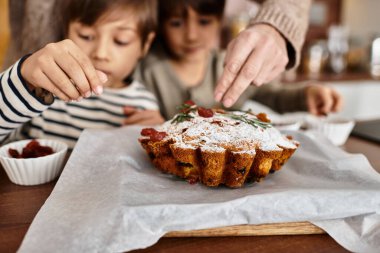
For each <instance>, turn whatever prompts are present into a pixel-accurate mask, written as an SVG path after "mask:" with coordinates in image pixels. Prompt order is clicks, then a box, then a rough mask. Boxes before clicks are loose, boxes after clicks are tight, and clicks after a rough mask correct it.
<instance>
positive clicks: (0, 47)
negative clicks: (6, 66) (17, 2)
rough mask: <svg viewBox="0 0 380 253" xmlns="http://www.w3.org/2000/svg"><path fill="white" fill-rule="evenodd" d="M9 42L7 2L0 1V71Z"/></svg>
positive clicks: (6, 0) (5, 0)
mask: <svg viewBox="0 0 380 253" xmlns="http://www.w3.org/2000/svg"><path fill="white" fill-rule="evenodd" d="M8 41H9V23H8V0H0V70H1V69H2V67H1V66H2V65H3V59H4V54H5V51H6V50H7V47H8Z"/></svg>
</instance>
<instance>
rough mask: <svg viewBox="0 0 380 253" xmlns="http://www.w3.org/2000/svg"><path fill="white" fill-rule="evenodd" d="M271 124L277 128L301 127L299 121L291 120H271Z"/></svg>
mask: <svg viewBox="0 0 380 253" xmlns="http://www.w3.org/2000/svg"><path fill="white" fill-rule="evenodd" d="M272 125H273V126H274V127H275V128H277V129H278V130H291V131H297V130H299V129H300V127H301V122H300V121H292V120H273V121H272Z"/></svg>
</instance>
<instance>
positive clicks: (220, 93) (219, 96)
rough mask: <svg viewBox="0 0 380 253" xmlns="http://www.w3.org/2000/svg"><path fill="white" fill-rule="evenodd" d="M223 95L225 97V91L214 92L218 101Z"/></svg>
mask: <svg viewBox="0 0 380 253" xmlns="http://www.w3.org/2000/svg"><path fill="white" fill-rule="evenodd" d="M222 97H223V93H222V92H220V91H217V92H216V93H215V94H214V98H215V100H216V101H217V102H220V101H221V100H222Z"/></svg>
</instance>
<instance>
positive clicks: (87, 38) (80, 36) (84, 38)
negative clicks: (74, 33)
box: [78, 33, 94, 41]
mask: <svg viewBox="0 0 380 253" xmlns="http://www.w3.org/2000/svg"><path fill="white" fill-rule="evenodd" d="M78 37H79V38H81V39H83V40H87V41H91V40H94V36H92V35H87V34H81V33H78Z"/></svg>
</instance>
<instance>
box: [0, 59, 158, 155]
mask: <svg viewBox="0 0 380 253" xmlns="http://www.w3.org/2000/svg"><path fill="white" fill-rule="evenodd" d="M21 62H22V60H20V61H19V62H17V63H16V64H15V65H14V66H12V67H11V68H9V69H8V70H6V71H5V72H4V73H2V74H1V75H0V80H1V86H0V141H2V140H5V139H6V138H7V139H9V138H12V139H22V138H47V139H58V140H61V141H64V142H66V143H67V144H68V145H69V146H70V147H71V148H73V147H74V145H75V143H76V141H77V139H78V138H79V135H80V134H81V132H82V130H83V129H86V128H92V129H107V128H114V127H120V126H122V124H123V121H124V120H125V119H126V116H125V115H124V113H123V107H124V106H132V107H136V108H139V109H142V110H145V109H148V110H158V105H157V100H156V99H155V97H154V95H153V94H152V93H150V92H149V91H148V90H147V89H146V88H145V87H144V86H143V85H142V84H140V83H139V82H137V81H133V82H132V83H131V84H130V85H129V86H127V87H124V88H120V89H111V88H105V89H104V92H103V94H102V95H100V96H91V97H89V98H86V99H83V100H82V101H80V102H69V103H66V102H64V101H62V100H60V99H57V98H56V99H55V101H54V102H53V104H51V105H47V104H44V103H43V102H42V101H40V100H39V99H38V98H36V97H34V96H33V95H32V94H31V93H29V91H28V90H27V88H26V85H25V81H24V80H23V79H22V77H21V75H20V65H21ZM15 129H18V131H14V130H15ZM10 134H12V137H10Z"/></svg>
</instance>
